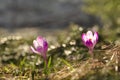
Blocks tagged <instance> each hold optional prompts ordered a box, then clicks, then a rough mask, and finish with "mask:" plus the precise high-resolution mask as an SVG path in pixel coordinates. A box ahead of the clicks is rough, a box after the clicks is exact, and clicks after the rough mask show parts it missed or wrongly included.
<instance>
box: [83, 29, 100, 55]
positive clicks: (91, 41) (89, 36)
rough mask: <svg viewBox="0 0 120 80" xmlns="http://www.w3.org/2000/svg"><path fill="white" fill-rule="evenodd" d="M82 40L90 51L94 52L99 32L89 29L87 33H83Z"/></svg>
mask: <svg viewBox="0 0 120 80" xmlns="http://www.w3.org/2000/svg"><path fill="white" fill-rule="evenodd" d="M82 41H83V43H84V45H85V46H87V47H88V49H89V52H90V53H92V51H93V49H94V47H95V45H96V43H97V41H98V33H97V32H94V34H93V33H92V31H88V32H87V33H83V34H82Z"/></svg>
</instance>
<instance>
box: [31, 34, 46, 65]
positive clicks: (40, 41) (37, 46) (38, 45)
mask: <svg viewBox="0 0 120 80" xmlns="http://www.w3.org/2000/svg"><path fill="white" fill-rule="evenodd" d="M30 48H31V50H32V51H33V52H34V53H36V54H39V55H42V57H43V58H44V60H45V61H46V64H47V56H46V52H47V50H48V43H47V41H46V40H45V39H44V38H43V37H41V36H38V37H37V38H36V40H33V46H31V47H30Z"/></svg>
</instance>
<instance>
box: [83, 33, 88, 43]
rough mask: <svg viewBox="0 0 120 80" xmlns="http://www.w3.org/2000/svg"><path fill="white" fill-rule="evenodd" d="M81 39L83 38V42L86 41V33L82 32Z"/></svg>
mask: <svg viewBox="0 0 120 80" xmlns="http://www.w3.org/2000/svg"><path fill="white" fill-rule="evenodd" d="M82 40H83V42H86V41H87V37H86V34H85V33H83V34H82Z"/></svg>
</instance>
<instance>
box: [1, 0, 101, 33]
mask: <svg viewBox="0 0 120 80" xmlns="http://www.w3.org/2000/svg"><path fill="white" fill-rule="evenodd" d="M84 6H87V4H86V2H85V0H0V28H1V29H2V31H3V30H7V31H6V32H15V31H16V30H17V32H19V31H23V30H29V29H30V30H32V31H35V30H38V28H39V29H40V30H41V29H42V30H43V29H45V30H56V29H59V30H61V29H62V30H65V29H66V28H68V26H69V25H70V24H71V23H75V24H78V25H80V26H84V27H92V26H94V25H98V26H100V27H101V26H102V24H103V23H102V22H101V18H100V16H96V15H92V14H89V13H87V12H85V11H84V10H83V7H84ZM33 29H34V30H33ZM2 31H1V32H2ZM29 32H30V31H29Z"/></svg>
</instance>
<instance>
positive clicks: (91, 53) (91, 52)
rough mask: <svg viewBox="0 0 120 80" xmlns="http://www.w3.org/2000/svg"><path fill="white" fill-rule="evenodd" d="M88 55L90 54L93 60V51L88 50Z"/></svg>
mask: <svg viewBox="0 0 120 80" xmlns="http://www.w3.org/2000/svg"><path fill="white" fill-rule="evenodd" d="M89 53H90V55H91V57H92V58H94V54H93V49H89Z"/></svg>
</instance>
